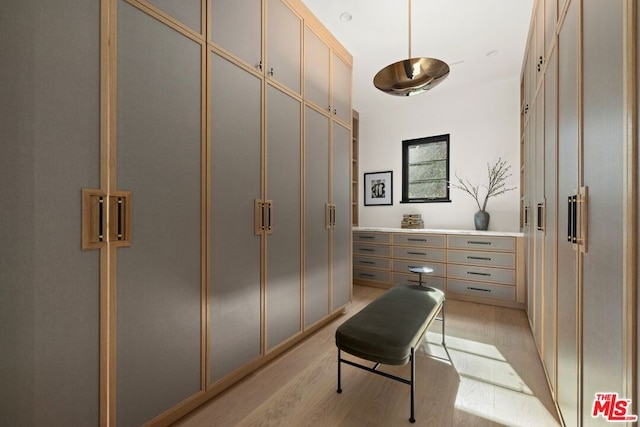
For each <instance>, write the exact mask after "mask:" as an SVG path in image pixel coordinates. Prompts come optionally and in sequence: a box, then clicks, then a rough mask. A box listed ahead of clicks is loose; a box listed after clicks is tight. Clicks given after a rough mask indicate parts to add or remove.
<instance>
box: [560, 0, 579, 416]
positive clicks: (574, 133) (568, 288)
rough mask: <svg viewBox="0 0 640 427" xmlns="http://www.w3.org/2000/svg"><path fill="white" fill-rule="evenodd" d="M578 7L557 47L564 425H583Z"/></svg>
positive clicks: (573, 8) (572, 10) (569, 16)
mask: <svg viewBox="0 0 640 427" xmlns="http://www.w3.org/2000/svg"><path fill="white" fill-rule="evenodd" d="M578 12H579V10H578V6H577V3H575V2H571V4H570V6H569V10H568V13H567V17H566V18H565V21H564V24H563V26H562V30H561V31H560V35H559V42H558V53H559V54H558V76H559V80H558V200H559V202H558V203H559V205H558V206H559V209H558V230H559V232H560V233H562V234H560V235H559V236H558V297H557V298H558V300H557V301H558V332H557V333H558V336H557V342H558V386H557V396H558V397H557V400H558V405H559V406H560V410H561V412H562V418H563V420H564V423H565V425H568V426H575V425H579V424H578V353H577V348H578V324H577V314H578V313H577V306H578V299H577V297H578V293H577V292H578V289H577V286H578V277H577V273H578V255H577V253H576V251H575V250H574V249H573V248H572V244H571V243H570V242H568V241H567V235H566V234H567V227H568V226H569V224H568V217H567V215H568V203H567V198H568V197H569V196H571V195H573V194H575V192H576V188H577V186H578Z"/></svg>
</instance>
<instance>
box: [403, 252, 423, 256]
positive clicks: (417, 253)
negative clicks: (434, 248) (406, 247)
mask: <svg viewBox="0 0 640 427" xmlns="http://www.w3.org/2000/svg"><path fill="white" fill-rule="evenodd" d="M407 253H408V254H409V255H422V256H427V254H426V253H424V252H407Z"/></svg>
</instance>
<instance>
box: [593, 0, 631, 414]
mask: <svg viewBox="0 0 640 427" xmlns="http://www.w3.org/2000/svg"><path fill="white" fill-rule="evenodd" d="M623 3H624V2H623V1H622V0H616V1H608V2H606V3H603V2H598V1H596V0H585V1H584V2H583V3H582V5H583V9H582V19H583V21H582V22H583V31H582V34H583V36H582V37H583V38H582V40H583V44H582V46H583V48H582V49H583V50H582V59H583V70H584V71H583V80H582V82H583V92H582V95H583V98H582V99H583V122H582V123H583V128H582V130H583V155H582V161H583V179H584V185H585V186H588V188H589V198H588V205H587V206H588V209H589V218H588V227H589V232H588V239H589V241H588V245H587V250H588V252H587V253H586V254H585V255H584V257H583V260H584V261H583V270H582V272H583V276H582V295H583V297H582V304H583V307H582V308H583V309H582V316H583V317H582V318H583V324H582V351H583V353H582V362H583V367H584V369H582V373H583V377H582V381H583V383H582V393H583V396H582V398H583V402H585V404H584V405H583V408H582V410H583V411H582V419H583V420H584V424H585V425H592V424H590V422H591V421H595V420H593V419H592V418H591V408H590V406H591V405H590V404H589V403H591V402H592V401H593V398H594V396H595V393H599V392H600V390H619V392H620V393H624V394H627V393H630V391H631V387H629V388H626V387H625V383H626V377H627V372H626V369H625V367H626V365H625V358H626V357H627V356H628V355H627V354H625V341H627V342H628V339H627V337H625V335H624V329H625V328H624V323H625V311H626V310H625V309H624V305H625V302H626V299H627V298H630V296H626V297H625V286H626V284H625V280H624V277H623V270H624V263H623V261H624V258H625V257H624V252H625V251H624V245H625V239H626V236H624V235H623V230H624V228H623V223H624V214H625V211H624V197H625V195H624V188H623V187H624V186H623V182H624V179H625V178H624V177H623V171H624V169H625V167H624V157H625V155H624V150H625V143H624V132H626V131H627V125H626V123H623V117H624V111H623V106H624V100H623V93H624V88H623V86H624V83H623V75H624V73H623V64H624V61H623V45H624V42H623V35H624V33H623V31H621V28H623V26H624V24H623V22H624V21H623V17H624V15H625V13H624V12H623V10H624V9H625V7H626V6H623ZM602 61H604V62H602ZM603 63H604V64H607V75H608V77H607V78H606V79H604V80H603V79H602V78H601V77H602V76H601V75H600V78H599V77H598V74H599V71H600V70H599V65H598V64H603ZM627 90H629V89H627ZM635 320H636V319H634V321H635ZM629 345H630V343H629ZM624 397H625V398H632V396H630V395H626V396H624Z"/></svg>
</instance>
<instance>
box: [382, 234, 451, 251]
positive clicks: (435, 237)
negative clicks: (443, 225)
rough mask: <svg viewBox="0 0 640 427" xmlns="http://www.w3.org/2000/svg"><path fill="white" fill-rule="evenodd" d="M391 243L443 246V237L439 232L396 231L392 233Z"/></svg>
mask: <svg viewBox="0 0 640 427" xmlns="http://www.w3.org/2000/svg"><path fill="white" fill-rule="evenodd" d="M393 244H394V245H412V246H431V247H435V248H444V246H445V237H444V236H443V235H439V234H406V233H396V234H394V235H393Z"/></svg>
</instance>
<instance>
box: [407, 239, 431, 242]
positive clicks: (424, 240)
mask: <svg viewBox="0 0 640 427" xmlns="http://www.w3.org/2000/svg"><path fill="white" fill-rule="evenodd" d="M407 240H408V241H410V242H426V241H427V239H412V238H408V239H407Z"/></svg>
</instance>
